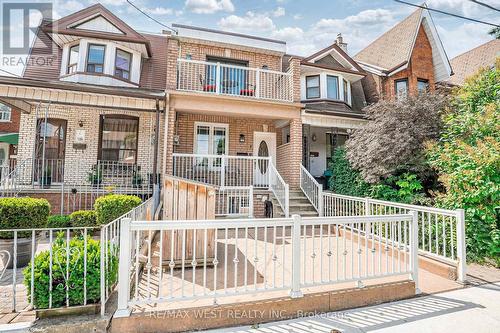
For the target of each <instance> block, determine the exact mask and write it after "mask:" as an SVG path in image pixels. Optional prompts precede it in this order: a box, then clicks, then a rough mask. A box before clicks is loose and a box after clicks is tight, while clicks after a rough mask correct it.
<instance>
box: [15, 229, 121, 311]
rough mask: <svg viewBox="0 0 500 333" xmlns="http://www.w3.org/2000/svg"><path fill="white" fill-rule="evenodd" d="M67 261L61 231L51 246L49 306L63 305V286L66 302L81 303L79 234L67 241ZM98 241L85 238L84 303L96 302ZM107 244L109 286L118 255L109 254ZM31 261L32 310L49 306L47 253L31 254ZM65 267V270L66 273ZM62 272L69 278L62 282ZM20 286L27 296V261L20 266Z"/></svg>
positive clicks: (114, 276) (81, 241) (82, 246)
mask: <svg viewBox="0 0 500 333" xmlns="http://www.w3.org/2000/svg"><path fill="white" fill-rule="evenodd" d="M69 248H70V249H71V250H70V251H69V264H68V265H67V262H66V260H67V253H66V240H65V239H64V236H63V234H62V233H60V235H58V237H57V238H56V240H55V241H54V243H53V245H52V255H53V258H52V308H58V307H65V306H66V285H68V286H70V287H69V288H68V299H69V305H70V306H75V305H83V304H84V292H83V291H84V262H83V260H84V258H85V256H84V251H85V242H84V238H83V237H81V236H80V237H74V238H72V239H71V240H70V241H69ZM100 251H101V250H100V242H99V241H97V240H93V239H92V238H91V237H88V238H87V255H86V258H87V274H86V287H87V304H92V303H98V302H99V301H100V296H101V294H100V292H101V291H100V273H101V271H100V264H101V260H100ZM112 252H113V251H111V250H110V247H109V244H108V258H109V263H108V269H107V271H108V274H107V275H106V279H107V280H108V285H109V286H111V285H113V284H114V283H115V282H116V280H117V272H118V258H117V256H116V255H115V254H114V253H112ZM34 260H35V262H34V267H35V271H34V274H33V275H34V277H35V281H34V298H33V304H34V306H35V308H36V309H47V308H48V307H49V294H50V291H49V286H50V279H49V272H50V252H49V250H45V251H42V252H40V253H39V254H37V255H36V256H35V259H34ZM66 267H69V272H66ZM66 273H68V275H69V278H68V281H66ZM23 275H24V285H25V286H26V290H27V293H28V299H31V263H30V264H29V265H28V266H27V267H26V268H25V269H24V271H23Z"/></svg>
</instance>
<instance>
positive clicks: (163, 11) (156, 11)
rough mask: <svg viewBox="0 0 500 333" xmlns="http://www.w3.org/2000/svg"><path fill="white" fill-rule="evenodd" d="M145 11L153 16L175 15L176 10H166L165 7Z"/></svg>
mask: <svg viewBox="0 0 500 333" xmlns="http://www.w3.org/2000/svg"><path fill="white" fill-rule="evenodd" d="M145 11H146V12H147V13H148V14H153V15H172V14H173V13H174V10H173V9H172V8H165V7H155V8H147V9H146V10H145Z"/></svg>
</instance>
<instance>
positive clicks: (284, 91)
mask: <svg viewBox="0 0 500 333" xmlns="http://www.w3.org/2000/svg"><path fill="white" fill-rule="evenodd" d="M177 89H178V90H183V91H195V92H203V93H209V94H210V93H211V94H218V95H229V96H238V97H245V98H252V99H265V100H274V101H285V102H292V101H293V75H292V74H291V73H285V72H278V71H271V70H266V69H260V68H249V67H244V66H235V65H228V64H222V63H215V62H206V61H197V60H188V59H178V60H177Z"/></svg>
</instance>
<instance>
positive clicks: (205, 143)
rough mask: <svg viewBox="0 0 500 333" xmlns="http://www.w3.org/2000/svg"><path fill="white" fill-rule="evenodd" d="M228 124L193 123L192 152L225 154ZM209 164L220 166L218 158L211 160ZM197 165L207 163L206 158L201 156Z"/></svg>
mask: <svg viewBox="0 0 500 333" xmlns="http://www.w3.org/2000/svg"><path fill="white" fill-rule="evenodd" d="M227 145H228V125H225V124H211V123H199V124H195V138H194V153H195V154H202V155H224V154H227V149H228V147H227ZM211 162H212V163H211V164H212V165H211V166H220V163H221V161H220V159H216V160H213V161H211ZM198 165H205V166H206V165H208V159H207V158H201V159H200V161H198Z"/></svg>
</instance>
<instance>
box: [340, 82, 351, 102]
mask: <svg viewBox="0 0 500 333" xmlns="http://www.w3.org/2000/svg"><path fill="white" fill-rule="evenodd" d="M342 89H343V90H344V103H346V104H349V105H351V99H350V98H349V97H350V96H349V81H347V80H346V79H344V78H342Z"/></svg>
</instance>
